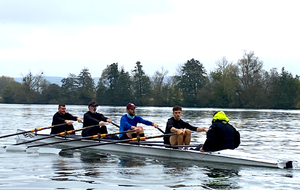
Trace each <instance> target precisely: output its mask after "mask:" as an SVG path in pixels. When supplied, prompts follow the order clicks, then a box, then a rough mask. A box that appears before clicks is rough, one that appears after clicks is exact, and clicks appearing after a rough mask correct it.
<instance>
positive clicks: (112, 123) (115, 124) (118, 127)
mask: <svg viewBox="0 0 300 190" xmlns="http://www.w3.org/2000/svg"><path fill="white" fill-rule="evenodd" d="M111 124H113V125H114V126H116V127H118V128H120V126H119V125H117V124H115V123H114V122H111Z"/></svg>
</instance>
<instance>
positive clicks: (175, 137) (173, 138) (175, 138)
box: [170, 135, 178, 145]
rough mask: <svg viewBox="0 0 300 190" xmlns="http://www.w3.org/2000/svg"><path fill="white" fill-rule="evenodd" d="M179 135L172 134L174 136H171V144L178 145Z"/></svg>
mask: <svg viewBox="0 0 300 190" xmlns="http://www.w3.org/2000/svg"><path fill="white" fill-rule="evenodd" d="M177 136H178V135H172V136H171V137H170V144H171V145H177Z"/></svg>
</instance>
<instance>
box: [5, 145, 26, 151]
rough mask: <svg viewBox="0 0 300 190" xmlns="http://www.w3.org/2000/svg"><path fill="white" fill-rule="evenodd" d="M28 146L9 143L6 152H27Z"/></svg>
mask: <svg viewBox="0 0 300 190" xmlns="http://www.w3.org/2000/svg"><path fill="white" fill-rule="evenodd" d="M26 148H27V147H26V146H15V145H8V146H6V147H5V150H6V152H26Z"/></svg>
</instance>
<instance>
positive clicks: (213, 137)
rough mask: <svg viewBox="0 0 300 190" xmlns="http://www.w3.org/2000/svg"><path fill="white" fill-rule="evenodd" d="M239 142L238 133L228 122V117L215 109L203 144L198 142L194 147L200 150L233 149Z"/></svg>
mask: <svg viewBox="0 0 300 190" xmlns="http://www.w3.org/2000/svg"><path fill="white" fill-rule="evenodd" d="M240 143H241V140H240V133H239V132H238V131H237V130H236V129H235V128H234V127H233V126H232V125H231V124H229V119H228V118H227V116H226V115H225V113H224V112H223V111H217V112H215V113H214V115H213V118H212V124H211V126H210V127H209V130H208V132H207V134H206V140H205V142H204V144H200V145H199V146H198V147H197V148H196V149H198V150H200V151H201V152H206V151H218V150H224V149H235V148H237V147H238V146H239V144H240Z"/></svg>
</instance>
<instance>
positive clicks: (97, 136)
mask: <svg viewBox="0 0 300 190" xmlns="http://www.w3.org/2000/svg"><path fill="white" fill-rule="evenodd" d="M133 131H134V130H128V131H123V132H115V133H109V134H98V135H92V136H87V137H82V138H78V139H69V140H63V141H58V142H51V143H44V144H37V145H31V146H27V148H32V147H38V146H46V145H53V144H60V143H66V142H73V141H80V140H83V139H99V138H103V137H107V136H110V135H117V134H122V133H129V132H133Z"/></svg>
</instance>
